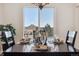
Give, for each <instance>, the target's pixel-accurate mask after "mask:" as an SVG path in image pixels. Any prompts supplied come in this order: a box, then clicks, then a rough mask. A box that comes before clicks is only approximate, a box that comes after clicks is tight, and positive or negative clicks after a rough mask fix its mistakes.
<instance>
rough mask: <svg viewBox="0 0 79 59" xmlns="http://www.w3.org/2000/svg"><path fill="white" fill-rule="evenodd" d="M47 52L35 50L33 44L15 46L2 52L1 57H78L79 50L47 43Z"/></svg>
mask: <svg viewBox="0 0 79 59" xmlns="http://www.w3.org/2000/svg"><path fill="white" fill-rule="evenodd" d="M47 47H48V49H47V50H45V51H44V50H43V51H41V50H39V51H38V50H36V49H35V43H34V42H31V43H30V44H15V45H13V46H12V47H10V48H8V49H7V50H5V51H4V52H3V56H78V55H79V50H78V49H76V48H75V47H73V46H71V45H69V44H66V43H61V44H59V43H58V44H55V43H54V42H51V41H48V42H47Z"/></svg>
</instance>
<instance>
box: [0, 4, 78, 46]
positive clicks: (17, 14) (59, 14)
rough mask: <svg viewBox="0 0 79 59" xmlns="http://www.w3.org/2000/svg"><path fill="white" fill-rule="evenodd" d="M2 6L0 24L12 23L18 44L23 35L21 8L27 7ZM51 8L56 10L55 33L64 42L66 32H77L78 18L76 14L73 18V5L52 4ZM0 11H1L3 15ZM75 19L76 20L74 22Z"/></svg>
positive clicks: (15, 5) (18, 5) (21, 5)
mask: <svg viewBox="0 0 79 59" xmlns="http://www.w3.org/2000/svg"><path fill="white" fill-rule="evenodd" d="M0 6H1V5H0ZM2 6H3V7H2V9H1V7H0V18H1V19H3V20H0V23H2V22H3V24H8V23H12V25H13V26H14V27H15V28H16V39H15V41H16V42H18V41H19V40H20V39H21V38H22V34H23V14H22V12H23V11H22V8H23V7H24V6H27V4H3V5H2ZM51 6H53V7H55V8H56V9H55V10H56V14H55V26H56V27H55V33H56V34H57V35H58V36H59V38H60V39H62V40H64V41H65V39H66V32H67V31H68V30H76V29H77V30H78V31H79V27H78V25H79V24H78V21H79V20H78V19H79V18H78V15H77V14H76V15H77V17H75V16H74V15H75V8H74V4H52V5H51ZM1 11H3V13H2V12H1ZM77 12H78V11H77ZM77 12H76V13H77ZM78 13H79V12H78ZM75 18H77V20H76V21H75ZM1 21H2V22H1ZM74 22H75V23H74ZM78 38H79V36H77V40H76V42H77V43H76V47H77V48H79V44H78Z"/></svg>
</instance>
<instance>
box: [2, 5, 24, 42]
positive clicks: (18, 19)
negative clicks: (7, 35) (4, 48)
mask: <svg viewBox="0 0 79 59" xmlns="http://www.w3.org/2000/svg"><path fill="white" fill-rule="evenodd" d="M3 9H4V12H3V13H4V24H12V25H13V26H14V27H15V28H16V38H15V41H16V42H18V41H19V40H20V39H21V38H22V35H23V33H22V31H23V19H22V9H21V6H20V5H19V4H4V6H3Z"/></svg>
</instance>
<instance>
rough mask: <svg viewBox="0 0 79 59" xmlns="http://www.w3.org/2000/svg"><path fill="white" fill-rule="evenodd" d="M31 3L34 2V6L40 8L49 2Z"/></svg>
mask: <svg viewBox="0 0 79 59" xmlns="http://www.w3.org/2000/svg"><path fill="white" fill-rule="evenodd" d="M32 4H34V5H35V6H38V7H39V8H40V9H42V8H43V7H44V6H46V5H47V4H49V3H32Z"/></svg>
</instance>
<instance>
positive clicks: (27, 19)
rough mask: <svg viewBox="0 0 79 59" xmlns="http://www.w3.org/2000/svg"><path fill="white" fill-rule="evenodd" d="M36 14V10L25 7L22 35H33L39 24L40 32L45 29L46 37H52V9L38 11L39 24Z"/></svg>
mask: <svg viewBox="0 0 79 59" xmlns="http://www.w3.org/2000/svg"><path fill="white" fill-rule="evenodd" d="M38 13H39V9H38V8H27V7H25V8H24V9H23V17H24V35H26V36H30V35H29V33H32V35H33V31H36V30H37V29H38V25H39V23H40V30H42V29H45V30H46V31H47V32H48V36H53V28H54V23H53V21H54V8H43V9H42V10H40V22H39V14H38ZM32 35H31V36H32Z"/></svg>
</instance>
